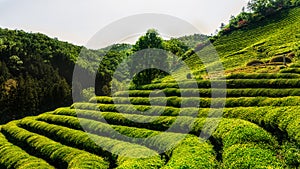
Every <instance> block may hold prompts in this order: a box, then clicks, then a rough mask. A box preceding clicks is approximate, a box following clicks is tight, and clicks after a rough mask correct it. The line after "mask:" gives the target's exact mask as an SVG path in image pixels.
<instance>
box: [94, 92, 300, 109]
mask: <svg viewBox="0 0 300 169" xmlns="http://www.w3.org/2000/svg"><path fill="white" fill-rule="evenodd" d="M288 92H294V91H292V90H289V91H287V93H288ZM295 94H296V93H295ZM91 100H96V101H97V102H98V103H101V104H108V102H110V104H112V100H113V99H112V98H110V101H108V100H109V98H108V97H95V98H92V99H91ZM128 100H130V102H131V104H133V105H148V106H150V105H151V104H152V105H154V106H164V102H165V100H166V102H167V104H166V106H172V107H176V108H180V107H181V106H182V107H196V106H197V105H199V107H201V108H209V107H211V106H214V107H215V108H218V107H220V108H222V107H224V105H223V103H225V107H253V106H259V107H260V106H298V105H300V97H298V96H290V97H283V98H268V97H238V98H197V97H195V98H192V97H191V98H180V97H176V96H173V97H167V98H162V97H153V98H142V97H131V98H130V99H127V98H122V97H116V98H114V101H115V104H128ZM150 100H151V101H150Z"/></svg>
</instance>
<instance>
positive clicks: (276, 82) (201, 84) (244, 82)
mask: <svg viewBox="0 0 300 169" xmlns="http://www.w3.org/2000/svg"><path fill="white" fill-rule="evenodd" d="M284 70H289V69H283V70H282V71H283V72H281V73H296V72H284ZM293 70H294V69H293ZM295 70H297V69H295ZM179 83H180V84H181V85H180V89H184V88H195V86H194V83H195V82H194V81H188V80H187V81H184V82H179ZM211 83H213V87H214V88H224V87H225V86H224V80H223V81H222V80H212V81H208V80H199V81H197V84H198V88H211ZM165 88H179V86H178V84H177V83H157V84H149V85H144V86H138V87H134V88H131V89H130V90H154V89H165ZM226 88H230V89H231V88H233V89H235V88H300V80H298V79H228V80H226Z"/></svg>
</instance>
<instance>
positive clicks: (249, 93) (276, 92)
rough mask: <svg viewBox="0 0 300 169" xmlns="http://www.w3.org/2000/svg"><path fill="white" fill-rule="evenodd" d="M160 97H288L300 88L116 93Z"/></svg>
mask: <svg viewBox="0 0 300 169" xmlns="http://www.w3.org/2000/svg"><path fill="white" fill-rule="evenodd" d="M150 93H151V97H159V96H161V93H164V94H165V95H166V96H167V97H171V96H177V97H180V96H181V94H182V95H183V96H196V95H198V96H199V97H202V98H204V97H205V98H206V97H212V93H213V94H214V96H217V97H258V96H264V97H286V96H300V89H266V88H261V89H259V88H254V89H227V90H226V89H213V90H212V89H163V90H162V91H155V92H153V91H151V90H132V91H129V92H128V91H123V92H118V93H116V94H115V96H116V97H124V96H130V97H149V95H150Z"/></svg>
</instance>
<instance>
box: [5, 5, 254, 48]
mask: <svg viewBox="0 0 300 169" xmlns="http://www.w3.org/2000/svg"><path fill="white" fill-rule="evenodd" d="M247 1H248V0H229V1H227V0H0V27H2V28H9V29H22V30H25V31H28V32H41V33H44V34H46V35H48V36H50V37H57V38H58V39H60V40H63V41H68V42H71V43H74V44H77V45H85V44H86V43H87V42H88V40H89V39H90V38H91V37H93V35H94V34H95V33H97V32H98V31H99V30H100V29H101V28H103V27H105V26H107V25H108V24H110V23H112V22H114V21H116V20H119V19H121V18H124V17H127V16H131V15H136V14H143V13H159V14H168V15H171V16H174V17H178V18H180V19H183V20H185V21H187V22H189V23H191V24H192V25H194V26H195V27H196V28H198V30H199V31H200V32H201V33H203V34H211V33H214V32H215V30H216V29H217V28H219V26H220V24H221V22H224V23H227V22H228V20H229V18H230V16H231V15H237V14H238V13H239V12H240V11H241V9H242V7H243V6H246V4H247ZM120 30H121V29H120ZM145 31H146V30H145Z"/></svg>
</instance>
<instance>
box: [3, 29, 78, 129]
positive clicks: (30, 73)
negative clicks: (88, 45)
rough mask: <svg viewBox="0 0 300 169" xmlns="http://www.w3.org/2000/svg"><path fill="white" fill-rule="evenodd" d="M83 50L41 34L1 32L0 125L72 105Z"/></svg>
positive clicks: (16, 31)
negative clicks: (76, 65)
mask: <svg viewBox="0 0 300 169" xmlns="http://www.w3.org/2000/svg"><path fill="white" fill-rule="evenodd" d="M80 49H81V47H78V46H74V45H72V44H69V43H66V42H61V41H58V40H57V39H51V38H49V37H47V36H45V35H43V34H40V33H36V34H33V33H26V32H24V31H19V30H8V29H0V74H1V75H0V115H1V118H0V123H5V122H7V121H10V120H13V119H18V118H22V117H24V116H28V115H36V114H39V113H41V112H45V111H49V110H52V109H55V108H57V107H60V106H67V105H69V104H71V103H72V97H71V87H70V83H71V81H72V69H73V66H74V62H75V60H76V57H77V56H78V53H79V51H80Z"/></svg>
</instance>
